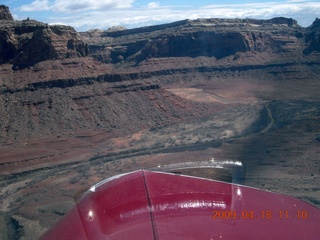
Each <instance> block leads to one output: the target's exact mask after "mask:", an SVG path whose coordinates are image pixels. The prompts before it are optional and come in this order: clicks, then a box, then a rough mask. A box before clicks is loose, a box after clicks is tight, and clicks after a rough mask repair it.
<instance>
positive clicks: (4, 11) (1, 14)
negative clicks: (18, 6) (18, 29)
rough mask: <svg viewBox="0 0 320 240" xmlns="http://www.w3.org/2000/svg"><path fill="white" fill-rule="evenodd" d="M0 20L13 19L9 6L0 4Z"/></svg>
mask: <svg viewBox="0 0 320 240" xmlns="http://www.w3.org/2000/svg"><path fill="white" fill-rule="evenodd" d="M0 20H13V17H12V15H11V13H10V10H9V7H7V6H4V5H0Z"/></svg>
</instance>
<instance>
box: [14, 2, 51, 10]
mask: <svg viewBox="0 0 320 240" xmlns="http://www.w3.org/2000/svg"><path fill="white" fill-rule="evenodd" d="M44 10H49V3H48V0H35V1H33V2H32V3H31V4H29V5H23V6H21V7H20V11H22V12H33V11H44Z"/></svg>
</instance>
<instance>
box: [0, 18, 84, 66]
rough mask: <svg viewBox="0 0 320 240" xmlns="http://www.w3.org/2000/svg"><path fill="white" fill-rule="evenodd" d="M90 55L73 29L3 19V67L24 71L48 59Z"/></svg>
mask: <svg viewBox="0 0 320 240" xmlns="http://www.w3.org/2000/svg"><path fill="white" fill-rule="evenodd" d="M87 55H88V47H87V45H86V44H84V43H83V42H82V41H81V40H80V39H79V37H78V34H77V32H76V31H75V30H74V29H73V28H72V27H68V26H59V25H56V26H49V25H48V24H44V23H41V22H37V21H34V20H29V19H28V20H24V21H5V20H0V64H4V63H10V64H13V66H14V67H15V68H17V67H18V68H24V67H27V66H32V65H34V64H36V63H38V62H41V61H45V60H52V59H64V58H70V57H79V56H87Z"/></svg>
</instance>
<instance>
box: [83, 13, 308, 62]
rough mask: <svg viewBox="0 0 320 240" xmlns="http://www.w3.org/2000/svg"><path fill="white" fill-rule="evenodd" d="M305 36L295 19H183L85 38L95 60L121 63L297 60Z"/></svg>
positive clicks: (86, 34)
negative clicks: (263, 57) (252, 57)
mask: <svg viewBox="0 0 320 240" xmlns="http://www.w3.org/2000/svg"><path fill="white" fill-rule="evenodd" d="M307 32H308V30H307V29H305V28H302V27H300V26H299V25H298V24H297V22H296V21H295V20H293V19H288V18H282V17H281V18H274V19H270V20H255V19H198V20H184V21H179V22H175V23H171V24H164V25H158V26H151V27H144V28H137V29H129V30H121V31H99V32H97V31H95V32H92V31H91V32H85V33H81V36H82V37H83V40H84V41H85V42H86V43H87V44H88V45H89V46H90V50H91V52H92V54H93V56H95V57H96V59H98V60H101V61H105V62H111V63H117V62H120V61H126V60H134V61H137V62H141V61H143V60H146V59H150V58H163V57H192V58H195V57H200V56H205V57H214V58H216V59H218V60H219V59H222V58H225V57H228V56H235V55H236V54H237V53H244V52H256V53H271V54H279V55H284V54H290V55H295V56H296V57H299V56H301V55H302V53H303V51H304V48H305V46H304V42H305V34H306V33H307ZM311 38H312V36H311ZM307 40H308V39H307ZM308 41H309V40H308Z"/></svg>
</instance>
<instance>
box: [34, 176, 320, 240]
mask: <svg viewBox="0 0 320 240" xmlns="http://www.w3.org/2000/svg"><path fill="white" fill-rule="evenodd" d="M319 236H320V209H318V208H316V207H313V206H311V205H309V204H307V203H305V202H302V201H300V200H297V199H295V198H292V197H288V196H283V195H280V194H276V193H272V192H267V191H262V190H259V189H254V188H250V187H245V186H241V185H236V184H231V183H225V182H220V181H214V180H209V179H203V178H196V177H190V176H182V175H175V174H171V173H164V172H154V171H146V170H139V171H135V172H131V173H127V174H122V175H118V176H115V177H112V178H109V179H106V180H105V181H102V182H100V183H98V184H97V185H95V186H93V187H92V188H91V189H90V190H89V191H88V192H87V193H86V194H85V195H84V196H83V198H82V199H81V200H80V202H79V203H78V204H77V205H76V207H75V208H74V209H72V210H71V211H70V212H69V213H68V214H67V215H66V216H65V217H64V218H63V219H62V220H61V221H60V222H58V223H57V224H56V226H55V227H53V228H52V229H50V230H49V231H48V232H46V233H45V234H44V235H43V236H42V237H41V238H40V239H42V240H50V239H59V240H72V239H77V240H79V239H87V240H99V239H110V240H118V239H125V240H127V239H131V240H135V239H137V240H138V239H139V240H144V239H148V240H150V239H151V240H152V239H154V240H171V239H174V240H180V239H181V240H188V239H193V240H195V239H196V240H202V239H208V240H211V239H226V240H234V239H237V240H241V239H246V240H247V239H270V240H271V239H272V240H275V239H279V240H280V239H288V240H289V239H290V240H294V239H297V240H298V239H299V240H301V239H310V240H313V239H314V240H318V239H319Z"/></svg>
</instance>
